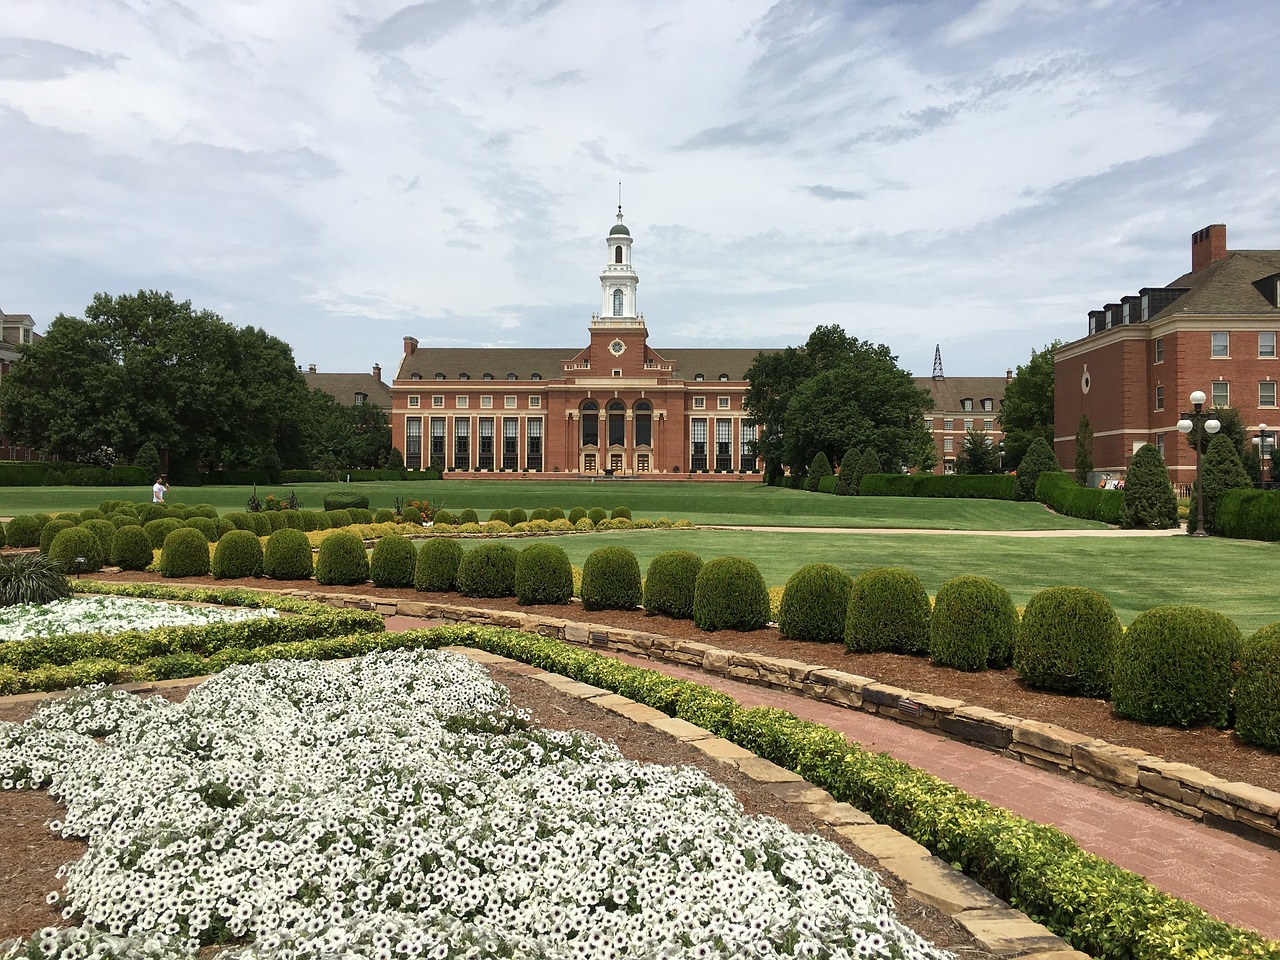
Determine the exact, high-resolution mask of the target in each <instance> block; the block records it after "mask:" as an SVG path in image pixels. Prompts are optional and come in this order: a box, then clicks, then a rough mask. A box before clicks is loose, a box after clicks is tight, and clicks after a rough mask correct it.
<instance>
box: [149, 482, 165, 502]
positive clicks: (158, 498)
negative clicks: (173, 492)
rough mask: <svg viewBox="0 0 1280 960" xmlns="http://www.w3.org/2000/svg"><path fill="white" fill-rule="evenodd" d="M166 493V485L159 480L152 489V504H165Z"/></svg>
mask: <svg viewBox="0 0 1280 960" xmlns="http://www.w3.org/2000/svg"><path fill="white" fill-rule="evenodd" d="M164 491H165V486H164V484H163V483H161V482H160V481H159V480H157V481H156V482H155V484H153V485H152V487H151V502H152V503H164Z"/></svg>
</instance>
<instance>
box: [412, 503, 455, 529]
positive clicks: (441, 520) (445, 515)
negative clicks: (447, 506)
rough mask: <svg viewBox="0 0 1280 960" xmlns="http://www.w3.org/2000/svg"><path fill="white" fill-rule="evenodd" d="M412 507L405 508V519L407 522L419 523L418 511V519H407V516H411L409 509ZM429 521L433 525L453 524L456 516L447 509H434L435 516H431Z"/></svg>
mask: <svg viewBox="0 0 1280 960" xmlns="http://www.w3.org/2000/svg"><path fill="white" fill-rule="evenodd" d="M413 509H414V508H413V507H406V508H405V519H406V520H407V521H408V522H409V523H421V522H422V519H421V517H422V514H420V513H419V514H418V517H419V519H418V520H409V517H410V516H411V514H410V511H411V510H413ZM431 522H432V524H433V525H435V526H441V525H443V524H449V525H453V524H455V523H457V522H458V518H457V516H455V515H454V514H452V513H450V512H449V511H448V510H437V511H436V514H435V516H434V517H433V518H432V520H431Z"/></svg>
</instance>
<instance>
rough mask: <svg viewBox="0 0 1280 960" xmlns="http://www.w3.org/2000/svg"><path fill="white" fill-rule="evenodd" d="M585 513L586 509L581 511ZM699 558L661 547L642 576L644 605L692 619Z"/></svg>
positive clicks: (689, 553)
mask: <svg viewBox="0 0 1280 960" xmlns="http://www.w3.org/2000/svg"><path fill="white" fill-rule="evenodd" d="M584 512H585V511H584ZM701 569H702V558H701V557H700V556H698V555H697V554H696V553H693V552H691V551H689V550H664V551H663V552H662V553H659V554H658V555H657V556H655V557H654V558H653V559H652V560H650V561H649V569H648V570H647V571H646V572H645V575H644V595H643V598H642V602H643V603H644V608H645V609H646V610H648V611H649V612H650V613H661V614H665V615H666V616H668V617H675V618H676V619H677V620H692V619H693V589H694V586H695V585H696V584H697V582H698V571H699V570H701Z"/></svg>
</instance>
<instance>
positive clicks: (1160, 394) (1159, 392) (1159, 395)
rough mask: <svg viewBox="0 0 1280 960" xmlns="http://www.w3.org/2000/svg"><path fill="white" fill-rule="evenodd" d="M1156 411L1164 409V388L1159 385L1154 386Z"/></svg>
mask: <svg viewBox="0 0 1280 960" xmlns="http://www.w3.org/2000/svg"><path fill="white" fill-rule="evenodd" d="M1156 409H1157V410H1163V409H1164V387H1163V386H1162V385H1160V384H1156Z"/></svg>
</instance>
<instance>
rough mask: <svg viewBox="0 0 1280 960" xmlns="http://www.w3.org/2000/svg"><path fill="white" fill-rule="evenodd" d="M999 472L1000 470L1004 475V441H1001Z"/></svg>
mask: <svg viewBox="0 0 1280 960" xmlns="http://www.w3.org/2000/svg"><path fill="white" fill-rule="evenodd" d="M999 470H1000V472H1001V473H1004V441H1003V440H1001V441H1000V464H999Z"/></svg>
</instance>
